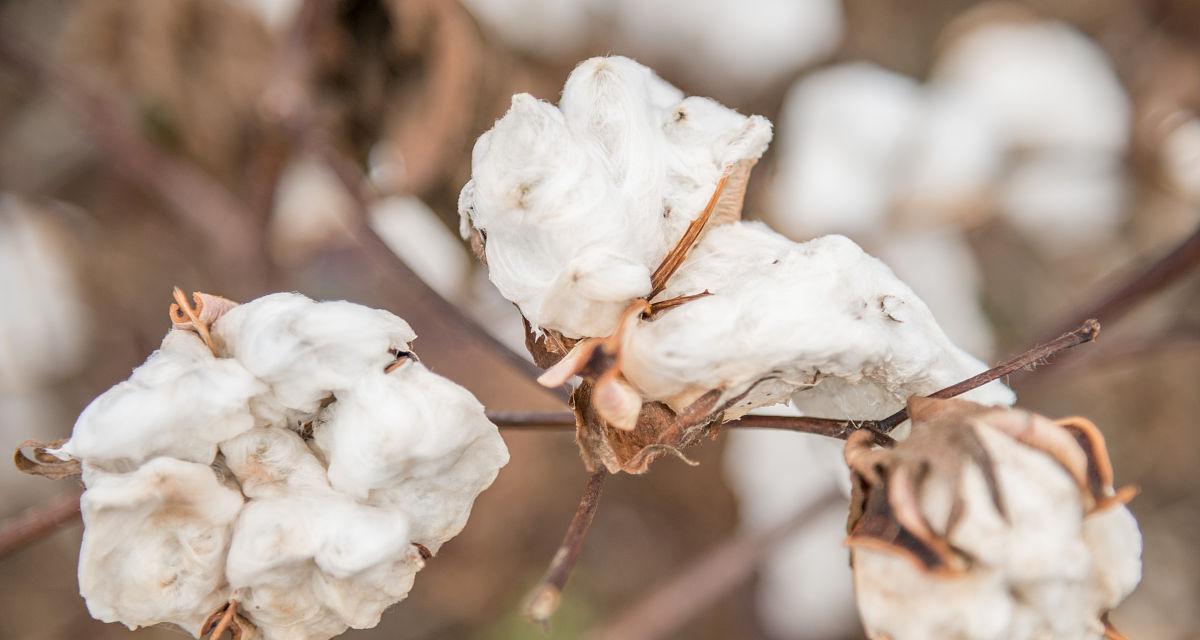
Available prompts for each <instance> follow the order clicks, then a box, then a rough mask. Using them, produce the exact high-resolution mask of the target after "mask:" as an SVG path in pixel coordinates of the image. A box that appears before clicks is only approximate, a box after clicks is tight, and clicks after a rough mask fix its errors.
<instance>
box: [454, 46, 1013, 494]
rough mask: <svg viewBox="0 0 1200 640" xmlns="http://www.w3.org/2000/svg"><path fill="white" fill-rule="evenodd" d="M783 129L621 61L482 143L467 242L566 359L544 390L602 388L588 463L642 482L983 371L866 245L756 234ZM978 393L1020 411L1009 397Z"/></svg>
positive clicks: (588, 437) (877, 410)
mask: <svg viewBox="0 0 1200 640" xmlns="http://www.w3.org/2000/svg"><path fill="white" fill-rule="evenodd" d="M770 134H771V127H770V123H769V122H768V121H766V120H765V119H764V118H761V117H759V116H749V117H747V116H742V115H740V114H738V113H736V112H734V111H733V110H730V109H727V108H725V107H723V106H721V105H720V104H718V103H716V102H714V101H712V100H710V99H706V98H697V97H684V96H683V94H682V93H681V92H679V91H678V90H677V89H675V88H674V87H672V86H671V85H669V84H668V83H666V82H665V81H663V80H662V79H661V78H659V77H658V76H657V75H656V74H654V73H653V72H652V71H651V70H649V69H647V68H646V67H644V66H642V65H640V64H638V63H636V62H634V61H632V60H629V59H627V58H622V57H609V58H593V59H591V60H588V61H585V62H583V63H581V64H580V65H579V66H578V67H576V69H575V70H574V71H573V72H572V73H571V75H570V76H569V77H568V79H567V82H566V84H565V86H564V88H563V95H562V99H561V101H560V103H559V104H558V105H557V106H556V105H552V104H550V103H548V102H543V101H538V100H535V99H534V98H532V97H530V96H525V95H518V96H516V97H514V99H513V104H512V107H511V108H510V109H509V111H508V113H506V114H505V115H504V117H502V118H501V119H500V120H498V121H497V123H496V125H495V126H494V127H493V128H492V130H490V131H489V132H487V133H485V134H484V135H483V136H481V137H480V138H479V141H478V142H477V144H476V146H475V150H474V153H473V157H472V177H471V181H470V182H468V184H467V185H466V186H465V187H464V189H463V192H462V196H461V200H460V213H461V214H462V220H463V232H464V235H465V236H467V237H470V238H472V240H473V242H474V243H475V245H476V247H477V249H478V250H479V252H480V255H481V257H482V258H483V259H484V260H485V262H486V263H487V265H488V270H489V275H490V277H491V279H492V282H493V283H495V284H496V286H497V288H498V289H499V290H500V292H501V294H503V295H504V296H505V297H506V298H508V299H509V300H510V301H512V302H513V303H515V304H516V305H517V307H518V308H519V309H520V311H521V312H522V315H523V316H524V317H525V319H526V321H527V322H528V324H529V325H530V327H531V339H533V341H534V344H535V346H537V348H538V349H539V350H541V351H543V352H544V353H543V354H542V356H543V357H542V358H541V360H542V361H543V362H545V363H546V364H549V363H552V362H554V361H557V363H556V364H554V366H553V368H551V369H550V370H549V371H547V373H546V374H545V376H543V382H544V383H546V384H549V385H557V384H561V383H564V382H566V381H567V380H568V379H569V378H571V377H572V376H573V375H575V374H579V373H582V374H584V378H585V380H586V381H587V382H586V383H585V387H583V388H582V389H583V391H580V392H577V394H579V393H583V394H587V395H588V396H589V398H588V400H587V402H579V401H577V403H576V410H577V411H578V412H580V414H581V415H584V416H585V418H584V419H583V423H585V424H592V425H596V426H598V427H599V428H598V429H592V430H590V431H588V432H587V433H584V432H582V431H581V441H582V446H583V448H584V451H585V453H586V455H587V458H588V462H589V465H596V464H602V465H603V466H605V467H606V468H608V469H609V470H610V471H617V470H625V471H630V472H635V473H636V472H642V471H644V470H645V469H646V468H647V465H648V464H649V463H650V462H651V461H653V459H655V458H656V457H658V456H660V455H662V454H663V453H668V452H672V451H678V449H679V448H680V445H682V444H685V443H687V442H690V441H693V440H694V439H695V438H696V437H698V435H699V434H700V433H701V432H702V430H703V429H702V427H707V426H708V425H711V424H713V423H714V422H718V421H720V420H729V419H733V418H736V417H738V416H740V415H743V414H745V413H746V412H748V411H750V410H752V409H754V408H756V407H760V406H769V405H774V404H779V403H781V402H786V401H787V400H788V399H789V398H790V399H792V400H793V402H795V403H796V405H797V406H799V407H800V408H801V409H804V410H806V411H814V412H823V414H828V415H834V416H842V417H849V416H861V415H872V414H877V415H879V416H882V415H886V414H887V413H888V412H890V411H892V410H894V409H896V408H899V407H901V406H903V401H904V399H905V398H907V397H908V396H909V395H912V394H918V393H929V392H932V391H934V390H936V389H938V388H941V387H943V386H946V385H948V384H951V383H953V382H954V381H957V380H960V379H962V378H965V377H968V376H970V375H972V374H974V373H977V372H979V371H981V370H982V369H983V368H984V367H983V365H982V363H981V362H980V361H978V360H976V359H975V358H973V357H971V356H969V355H968V354H966V353H965V352H963V351H962V350H961V349H959V348H958V347H956V346H955V345H954V344H952V343H951V342H950V341H949V339H948V338H946V336H945V334H944V333H943V332H942V330H941V329H940V328H939V327H938V325H937V323H936V321H935V320H934V319H933V316H932V314H930V312H929V309H928V308H927V307H926V306H925V304H924V303H923V302H921V300H920V299H919V298H917V296H916V295H915V294H914V293H913V292H912V290H911V289H909V288H908V287H907V286H905V285H904V284H903V283H902V282H900V281H899V280H898V279H897V278H896V277H895V276H894V275H893V274H892V272H891V271H890V270H889V269H888V268H887V267H886V266H885V265H883V264H882V263H880V262H879V261H878V260H876V259H874V258H872V257H870V256H868V255H866V254H865V253H864V252H863V251H862V250H861V249H859V248H858V247H857V246H856V245H855V244H854V243H853V242H851V241H849V240H847V239H846V238H844V237H840V236H829V237H824V238H818V239H815V240H812V241H809V242H807V243H795V242H792V241H790V240H788V239H786V238H784V237H782V236H780V235H779V234H777V233H775V232H773V231H772V230H770V229H769V228H767V227H765V226H763V225H761V224H758V223H749V222H740V221H739V220H738V218H739V217H740V212H741V204H742V196H743V194H744V190H745V186H746V181H747V180H748V178H749V171H750V169H751V168H752V167H753V164H754V162H755V161H756V160H757V158H758V157H759V156H760V155H761V154H762V152H763V151H764V150H765V148H766V145H767V143H768V142H769V139H770ZM693 245H694V247H693ZM977 393H979V394H981V395H980V399H981V400H985V401H991V402H1000V403H1006V402H1011V395H1010V393H1009V392H1008V391H1007V390H1006V389H1004V388H1003V387H1001V386H1000V385H998V384H997V385H993V386H991V387H988V388H985V389H981V390H980V391H978V392H977ZM589 415H592V416H594V417H595V418H597V419H596V420H590V419H587V416H589ZM614 430H615V431H619V432H622V433H615V432H614ZM622 434H624V435H622Z"/></svg>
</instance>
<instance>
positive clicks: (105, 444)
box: [60, 329, 266, 470]
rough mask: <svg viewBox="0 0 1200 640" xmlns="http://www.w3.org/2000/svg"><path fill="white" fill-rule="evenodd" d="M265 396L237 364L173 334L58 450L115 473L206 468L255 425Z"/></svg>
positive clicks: (93, 407)
mask: <svg viewBox="0 0 1200 640" xmlns="http://www.w3.org/2000/svg"><path fill="white" fill-rule="evenodd" d="M265 391H266V387H265V385H263V384H262V383H261V382H259V381H258V380H256V379H255V378H254V376H252V375H251V374H250V373H249V372H247V371H246V369H245V368H243V367H242V365H241V364H240V363H238V361H236V360H232V359H228V358H216V357H213V355H212V352H211V351H209V349H208V347H207V346H206V345H205V344H204V342H203V341H202V340H201V339H200V338H199V337H198V336H197V335H196V334H194V333H192V332H190V331H184V330H177V329H176V330H172V331H170V332H169V333H167V335H166V337H165V338H163V342H162V346H161V347H160V348H159V349H158V350H157V351H155V352H154V353H152V354H150V357H149V358H147V359H146V362H145V363H143V364H142V365H141V366H139V367H138V368H137V369H134V371H133V374H132V375H131V376H130V377H129V379H128V380H125V381H124V382H121V383H118V384H117V385H116V386H114V387H112V388H111V389H109V390H108V391H105V392H104V393H103V394H101V395H100V396H99V397H97V398H96V399H95V400H93V401H92V402H91V403H90V404H89V405H88V406H87V408H85V409H84V410H83V413H82V414H80V416H79V419H78V420H77V421H76V422H75V429H74V431H73V432H72V434H71V440H70V441H68V442H67V443H66V444H65V445H64V446H63V447H62V449H61V450H60V451H61V454H62V455H66V456H70V457H72V458H75V459H79V460H83V461H85V462H87V463H89V464H92V465H96V466H102V467H105V468H110V469H112V470H116V469H117V468H129V466H130V465H133V466H136V465H137V464H139V463H141V462H142V461H143V460H146V459H148V458H151V457H154V456H170V457H173V458H178V459H180V460H188V461H191V462H199V463H201V464H209V463H211V462H212V461H213V457H214V456H215V455H216V453H217V444H218V443H219V442H221V441H222V440H226V439H228V438H232V437H234V436H236V435H238V434H239V433H242V432H244V431H246V430H248V429H250V428H251V427H253V426H254V417H253V416H252V415H251V412H250V401H251V399H252V398H254V397H255V396H257V395H259V394H262V393H263V392H265Z"/></svg>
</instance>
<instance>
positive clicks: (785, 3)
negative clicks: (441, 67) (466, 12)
mask: <svg viewBox="0 0 1200 640" xmlns="http://www.w3.org/2000/svg"><path fill="white" fill-rule="evenodd" d="M466 4H467V5H468V7H469V8H470V10H471V12H472V13H473V14H474V15H475V17H476V18H478V19H479V21H480V22H482V23H483V24H484V25H485V26H486V27H487V28H488V29H489V30H491V31H492V32H494V33H496V34H497V35H498V36H499V37H500V38H502V39H503V40H504V41H505V42H506V43H508V44H509V45H511V46H513V47H515V48H517V49H520V50H522V51H525V52H527V53H532V54H534V55H536V56H538V57H541V58H545V59H554V58H562V57H564V56H569V55H570V54H575V55H576V56H578V55H579V54H581V53H582V52H589V51H593V49H594V47H593V46H592V45H594V44H595V43H597V42H615V43H617V47H616V49H615V50H616V51H619V52H621V53H625V54H628V55H631V56H633V57H636V58H638V59H639V60H640V61H641V62H643V63H645V64H649V65H650V66H653V67H655V68H658V69H661V70H664V71H665V70H669V71H671V75H672V77H673V78H675V80H676V81H679V82H685V83H687V84H688V85H689V86H693V87H696V88H698V89H702V90H704V91H706V92H717V93H724V92H728V91H730V90H747V89H748V90H757V89H762V88H763V87H765V86H767V85H769V84H770V83H772V82H775V81H777V80H779V79H780V78H782V77H784V76H786V75H787V74H788V73H790V72H793V71H795V70H797V69H800V68H802V67H804V66H805V65H808V64H811V63H812V62H814V61H816V60H819V59H821V58H822V57H824V56H826V55H828V54H830V53H831V52H832V51H833V49H834V48H835V47H836V46H837V44H838V42H839V41H840V40H841V37H842V30H843V14H842V5H841V1H840V0H748V1H744V2H728V1H727V0H658V1H655V2H643V1H641V0H613V1H611V2H605V1H603V0H580V1H572V0H467V2H466ZM613 50H614V49H613V48H612V47H611V46H606V47H605V51H606V52H610V51H613Z"/></svg>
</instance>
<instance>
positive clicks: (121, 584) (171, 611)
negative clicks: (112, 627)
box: [79, 458, 242, 634]
mask: <svg viewBox="0 0 1200 640" xmlns="http://www.w3.org/2000/svg"><path fill="white" fill-rule="evenodd" d="M84 481H85V484H86V485H87V487H88V489H87V491H86V492H84V494H83V497H82V498H81V500H80V505H81V509H82V512H83V523H84V534H83V546H82V548H81V549H80V552H79V591H80V593H81V594H82V595H83V597H84V599H85V600H86V601H87V606H88V611H89V612H90V613H91V615H92V617H94V618H97V619H99V620H103V621H105V622H117V621H120V622H122V623H124V624H125V625H126V626H128V627H129V628H131V629H134V628H137V627H144V626H150V625H154V624H159V623H162V622H171V623H174V624H177V625H179V626H181V627H183V628H184V629H185V630H186V631H188V632H189V633H193V634H195V633H198V632H199V629H200V624H201V623H202V622H203V621H204V619H205V618H207V617H208V615H209V614H210V613H212V612H213V611H214V610H215V609H216V608H217V607H218V606H219V605H221V604H222V603H223V602H224V601H225V600H226V599H227V597H228V591H227V588H226V586H225V581H224V574H223V570H224V558H225V550H226V548H227V546H228V544H229V536H230V525H231V524H232V523H233V521H234V518H235V517H237V514H238V511H239V509H241V507H242V497H241V495H240V494H239V493H238V492H237V491H236V490H233V489H229V488H227V487H225V486H224V485H222V484H221V483H220V482H219V481H218V480H217V477H216V476H215V475H214V474H213V471H212V469H210V468H209V467H208V466H207V465H204V464H195V463H191V462H183V461H180V460H174V459H171V458H155V459H154V460H151V461H149V462H147V463H146V464H144V465H142V467H141V468H139V469H138V470H136V471H134V472H131V473H126V474H110V473H107V472H104V471H101V470H99V469H95V468H91V467H88V466H86V465H85V475H84Z"/></svg>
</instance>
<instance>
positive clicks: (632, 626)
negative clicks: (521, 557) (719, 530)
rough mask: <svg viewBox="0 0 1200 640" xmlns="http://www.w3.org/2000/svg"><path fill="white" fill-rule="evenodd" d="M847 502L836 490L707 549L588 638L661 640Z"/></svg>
mask: <svg viewBox="0 0 1200 640" xmlns="http://www.w3.org/2000/svg"><path fill="white" fill-rule="evenodd" d="M845 502H846V499H845V498H843V497H842V495H841V494H840V493H838V492H837V491H836V490H834V491H830V492H829V493H826V494H825V495H824V496H822V497H821V498H819V499H817V501H816V502H813V503H812V504H809V505H808V506H806V507H804V508H803V509H800V510H799V511H797V512H796V513H795V514H794V515H792V516H791V517H790V518H786V519H784V520H783V521H781V522H779V523H778V524H776V525H774V526H772V527H769V528H766V529H763V530H761V531H754V532H749V533H744V534H740V535H737V536H734V537H731V538H729V539H728V540H726V541H724V542H722V543H720V544H717V545H716V546H714V547H712V548H710V549H708V550H706V551H705V552H704V553H702V554H700V556H699V557H698V558H697V559H696V560H695V561H694V562H693V563H692V564H689V565H687V566H686V567H684V569H683V570H682V571H680V572H679V573H676V574H675V575H674V576H672V577H670V578H667V579H666V580H664V581H662V582H660V583H659V584H657V585H654V586H652V587H651V588H650V589H649V590H648V592H646V593H644V594H640V595H638V596H636V597H635V599H634V602H633V604H632V605H630V606H629V608H627V609H625V610H624V611H622V612H620V613H618V614H616V615H615V616H614V617H613V619H612V620H611V621H609V622H608V623H606V624H604V625H602V626H601V627H600V628H599V629H596V630H593V631H591V632H589V633H588V634H587V635H586V636H585V637H586V638H587V639H588V640H655V639H656V638H665V637H668V636H670V635H671V634H672V633H673V632H674V631H676V630H678V629H679V628H680V627H682V626H683V625H684V624H685V623H687V622H688V621H689V620H692V619H693V618H695V617H696V616H697V615H699V614H701V613H703V612H704V611H705V610H706V609H708V608H709V607H711V606H713V605H714V604H715V603H716V602H717V601H718V600H720V599H721V598H722V597H723V596H725V594H727V593H729V592H731V591H733V590H735V589H737V588H738V587H739V586H741V585H743V584H745V583H746V582H747V581H749V580H750V578H751V576H753V575H754V572H755V570H756V569H757V568H758V566H759V565H761V564H762V562H763V560H765V559H766V557H767V556H768V555H770V554H771V552H773V551H774V550H775V549H776V548H777V547H778V546H779V545H780V544H782V543H783V541H784V540H786V539H788V538H789V537H791V535H792V534H794V533H795V532H797V531H799V530H801V529H803V528H804V526H805V525H806V524H807V523H808V522H810V521H811V520H812V519H813V518H814V517H816V516H817V515H819V514H820V513H821V512H823V511H824V510H825V509H828V508H830V507H832V506H834V505H838V504H843V503H845Z"/></svg>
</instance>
